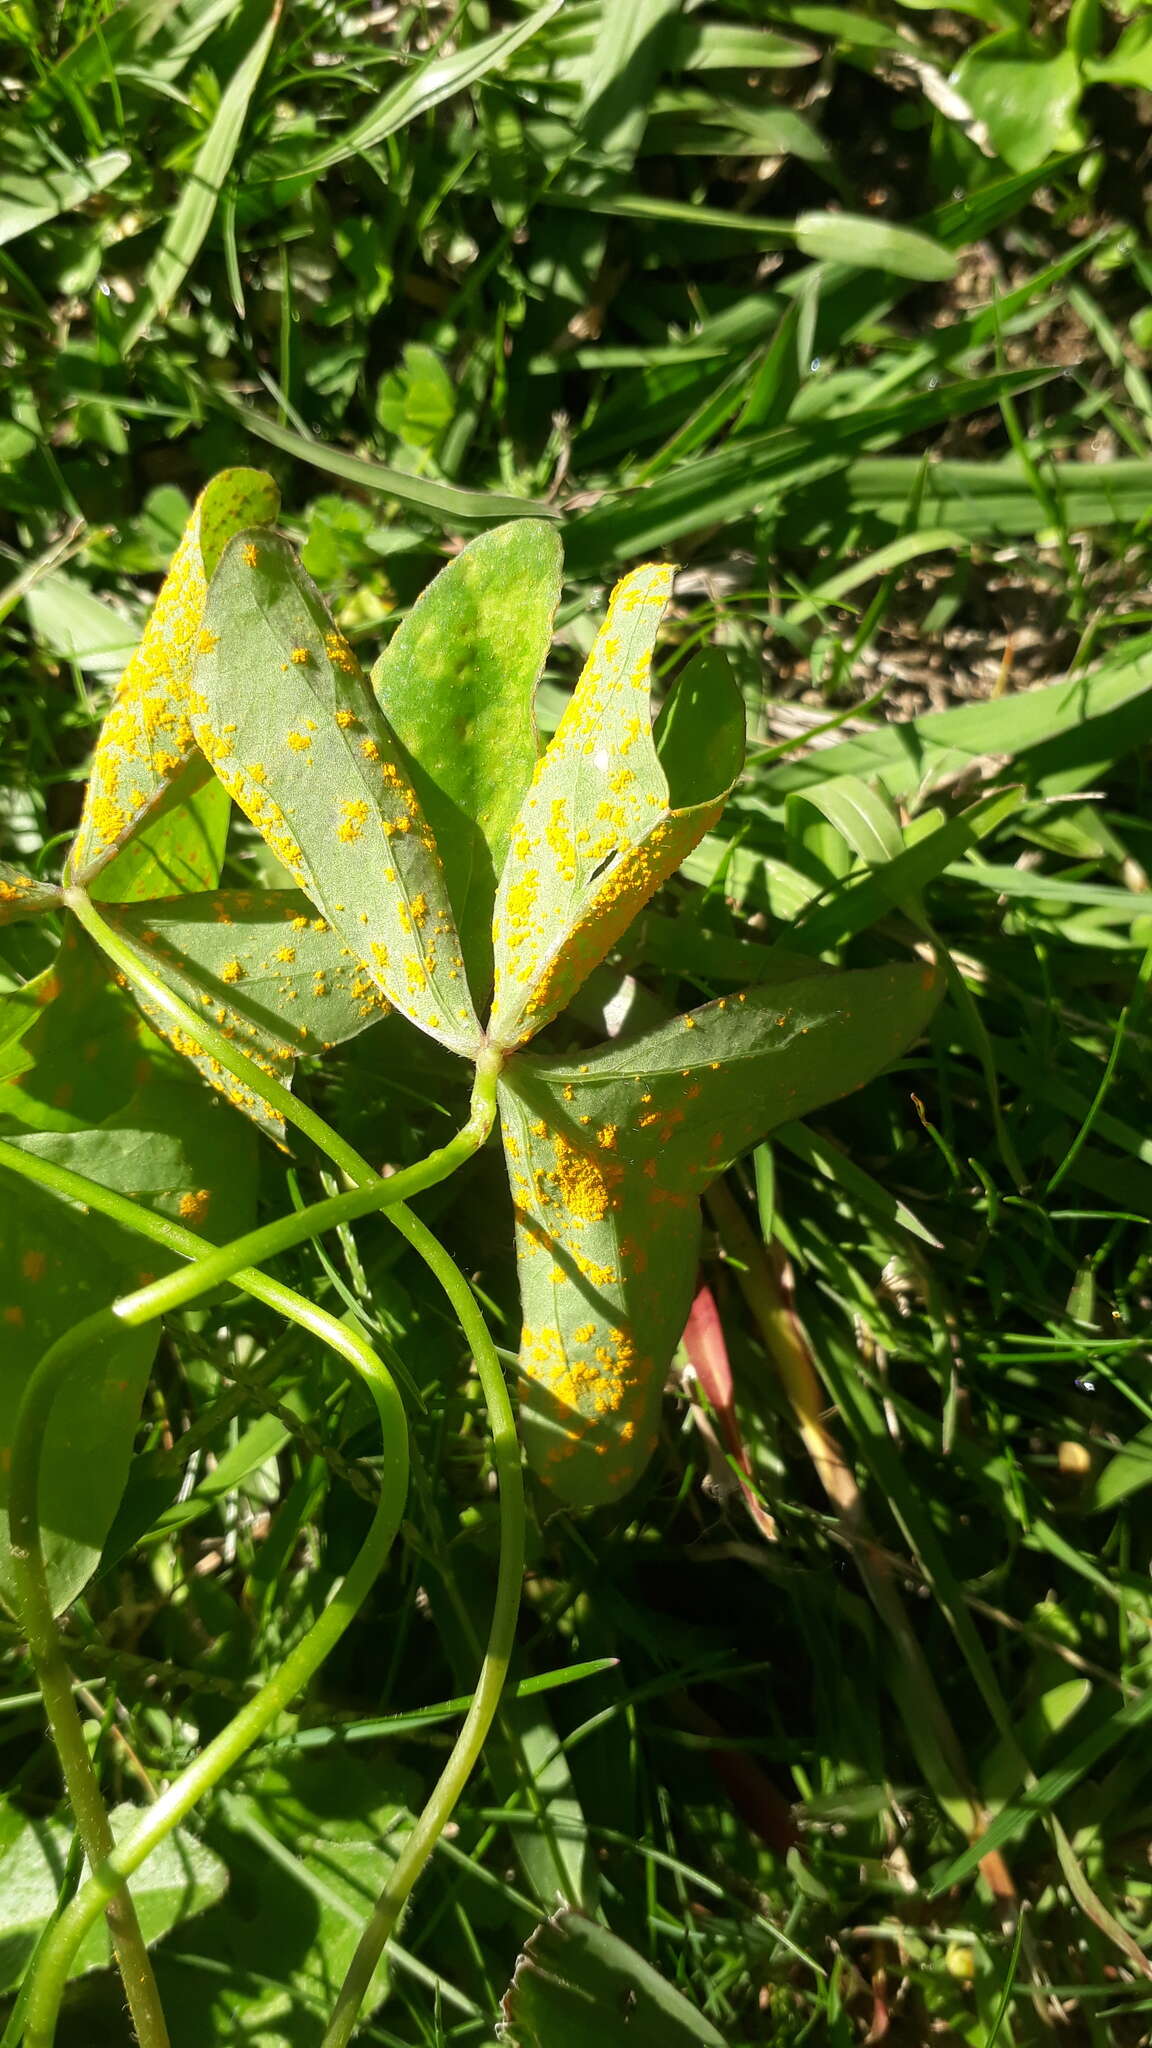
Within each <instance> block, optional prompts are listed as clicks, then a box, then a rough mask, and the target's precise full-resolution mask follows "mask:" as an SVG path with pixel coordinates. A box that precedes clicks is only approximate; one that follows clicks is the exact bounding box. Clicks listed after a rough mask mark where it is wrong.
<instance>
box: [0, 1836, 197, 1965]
mask: <svg viewBox="0 0 1152 2048" xmlns="http://www.w3.org/2000/svg"><path fill="white" fill-rule="evenodd" d="M12 1817H13V1818H15V1817H16V1816H15V1811H14V1809H13V1812H12ZM139 1818H140V1810H139V1808H138V1807H135V1806H115V1807H113V1809H112V1811H111V1813H110V1814H109V1820H110V1822H111V1825H112V1833H113V1835H114V1836H115V1837H116V1838H117V1840H119V1838H120V1837H121V1836H122V1835H126V1834H127V1833H128V1832H129V1830H130V1829H131V1828H132V1827H134V1826H135V1824H136V1822H137V1821H138V1820H139ZM72 1836H73V1829H72V1827H71V1826H70V1825H69V1824H67V1823H66V1822H64V1821H55V1820H25V1821H24V1823H23V1826H22V1827H19V1828H18V1831H17V1832H15V1833H14V1834H12V1835H11V1836H10V1837H9V1838H8V1840H7V1841H6V1842H5V1844H4V1846H3V1847H2V1848H0V1991H14V1990H15V1989H16V1987H17V1985H18V1984H19V1983H20V1981H21V1978H22V1976H23V1973H24V1969H25V1966H26V1964H27V1963H28V1961H29V1958H30V1957H31V1954H32V1951H33V1949H34V1947H35V1945H36V1940H37V1937H38V1936H39V1935H40V1933H41V1932H42V1930H43V1929H44V1928H45V1927H46V1926H47V1924H48V1922H49V1920H51V1919H52V1918H53V1916H54V1914H55V1912H56V1908H57V1903H58V1900H59V1897H60V1877H61V1873H62V1871H63V1870H64V1868H65V1865H66V1863H67V1859H68V1851H69V1847H70V1845H71V1842H72ZM227 1888H228V1872H227V1869H226V1868H225V1866H224V1864H223V1863H222V1862H221V1861H220V1858H219V1857H218V1856H215V1855H213V1853H212V1851H211V1849H207V1848H205V1846H204V1844H203V1842H200V1841H198V1840H197V1838H196V1836H195V1835H193V1834H190V1833H189V1831H188V1830H187V1828H176V1829H174V1830H173V1832H172V1833H171V1834H169V1835H166V1836H165V1837H164V1839H163V1841H162V1842H161V1843H160V1844H159V1846H158V1847H157V1848H156V1849H154V1850H153V1852H152V1854H151V1855H150V1856H149V1858H148V1861H147V1862H146V1863H145V1864H144V1865H143V1867H142V1869H140V1870H138V1871H137V1873H136V1875H135V1877H134V1878H133V1880H132V1900H133V1904H134V1905H135V1907H136V1912H137V1915H138V1917H139V1920H140V1927H141V1931H142V1933H143V1936H144V1939H145V1941H146V1942H147V1943H148V1944H149V1946H151V1944H152V1943H153V1942H157V1941H160V1940H161V1939H162V1938H163V1936H164V1935H166V1934H167V1933H168V1932H169V1931H170V1929H171V1928H173V1927H175V1926H177V1924H178V1923H179V1922H180V1921H182V1920H190V1919H191V1918H192V1917H193V1915H194V1914H196V1913H203V1912H204V1911H205V1909H206V1908H207V1907H208V1906H212V1905H214V1904H215V1902H216V1900H217V1899H219V1898H222V1897H223V1895H224V1893H225V1891H226V1890H227ZM111 1964H112V1940H111V1936H110V1934H109V1931H108V1928H107V1925H106V1923H105V1922H104V1920H103V1919H102V1918H101V1919H99V1920H97V1921H96V1923H95V1925H94V1926H93V1927H92V1928H90V1930H89V1932H88V1933H87V1935H86V1936H85V1937H84V1940H83V1941H82V1942H81V1944H80V1946H79V1948H78V1949H77V1951H76V1954H75V1957H74V1958H73V1962H72V1966H71V1969H70V1971H69V1975H70V1976H71V1977H82V1976H84V1975H85V1974H86V1973H87V1972H88V1971H89V1970H106V1969H109V1968H110V1967H111Z"/></svg>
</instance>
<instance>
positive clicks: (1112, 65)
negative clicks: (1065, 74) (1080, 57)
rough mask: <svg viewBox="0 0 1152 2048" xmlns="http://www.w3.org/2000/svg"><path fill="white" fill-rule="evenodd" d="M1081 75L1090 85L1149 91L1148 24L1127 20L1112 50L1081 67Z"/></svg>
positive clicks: (1151, 39) (1151, 31)
mask: <svg viewBox="0 0 1152 2048" xmlns="http://www.w3.org/2000/svg"><path fill="white" fill-rule="evenodd" d="M1084 76H1085V77H1086V78H1087V79H1088V80H1089V81H1090V82H1091V83H1092V84H1093V85H1134V86H1135V87H1136V89H1137V91H1139V92H1149V91H1152V21H1149V20H1148V19H1147V17H1145V18H1144V19H1143V20H1137V21H1130V22H1129V24H1128V26H1127V28H1126V29H1125V30H1124V33H1123V35H1122V36H1121V37H1120V40H1119V42H1118V43H1117V44H1116V47H1115V49H1113V50H1110V51H1109V52H1108V55H1107V56H1106V57H1094V58H1092V59H1090V60H1089V61H1088V62H1087V63H1086V64H1085V65H1084Z"/></svg>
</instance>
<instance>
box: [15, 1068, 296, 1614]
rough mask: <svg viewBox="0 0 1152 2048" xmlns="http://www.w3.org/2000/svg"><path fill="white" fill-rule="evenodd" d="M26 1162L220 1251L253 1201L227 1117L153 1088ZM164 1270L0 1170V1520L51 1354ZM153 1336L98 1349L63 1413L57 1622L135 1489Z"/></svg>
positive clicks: (152, 1329) (54, 1449)
mask: <svg viewBox="0 0 1152 2048" xmlns="http://www.w3.org/2000/svg"><path fill="white" fill-rule="evenodd" d="M13 1142H14V1143H16V1144H17V1145H18V1146H19V1147H20V1149H21V1150H22V1151H25V1152H28V1153H31V1154H33V1155H35V1156H36V1157H38V1158H41V1159H49V1160H52V1161H53V1162H54V1163H56V1164H57V1165H61V1166H67V1167H70V1168H71V1169H72V1170H73V1171H74V1172H77V1173H83V1174H86V1175H87V1176H88V1177H89V1178H90V1179H93V1180H98V1181H100V1182H101V1183H102V1184H103V1185H104V1186H105V1187H111V1188H115V1189H116V1190H117V1191H118V1192H119V1193H121V1194H125V1195H130V1196H132V1197H133V1198H134V1199H135V1200H138V1201H141V1202H143V1203H144V1204H145V1205H146V1206H147V1207H149V1208H154V1209H159V1210H162V1211H163V1212H165V1213H166V1214H168V1215H171V1216H172V1217H174V1218H178V1219H182V1220H184V1221H186V1222H189V1223H191V1224H192V1226H193V1227H195V1228H196V1229H198V1230H201V1231H203V1232H204V1234H205V1235H206V1236H209V1237H211V1238H214V1239H217V1238H218V1239H221V1240H226V1239H227V1238H228V1237H230V1236H233V1235H236V1234H238V1233H239V1232H240V1231H241V1230H243V1229H244V1228H245V1227H246V1225H247V1224H248V1222H249V1221H250V1218H251V1215H252V1211H253V1208H254V1202H255V1157H254V1150H253V1138H252V1134H251V1133H250V1131H248V1129H247V1128H246V1126H245V1125H244V1124H243V1123H242V1122H240V1120H239V1119H238V1118H236V1117H233V1116H232V1115H231V1113H230V1111H228V1110H227V1109H226V1108H225V1107H224V1105H223V1104H221V1103H216V1102H214V1101H208V1102H205V1100H204V1097H203V1095H202V1093H201V1092H200V1091H199V1090H198V1089H196V1088H193V1087H189V1086H188V1085H187V1084H185V1083H183V1082H180V1081H170V1080H166V1079H159V1080H155V1081H153V1082H152V1083H151V1084H150V1085H149V1086H146V1087H145V1088H144V1089H142V1090H141V1092H140V1093H139V1094H138V1095H137V1096H135V1097H134V1098H133V1099H132V1101H131V1102H129V1103H128V1104H127V1105H126V1107H125V1109H124V1110H122V1111H120V1112H119V1113H118V1114H117V1115H116V1116H114V1117H112V1118H110V1119H108V1120H107V1121H106V1122H105V1123H104V1124H102V1125H101V1126H100V1127H99V1128H98V1129H89V1130H81V1131H74V1132H43V1133H38V1134H36V1135H35V1136H22V1137H20V1138H18V1139H15V1140H13ZM166 1264H167V1261H166V1260H165V1259H164V1256H163V1254H158V1253H157V1250H156V1248H155V1246H152V1245H147V1244H145V1243H144V1242H143V1241H142V1240H141V1239H140V1238H139V1237H137V1236H136V1235H135V1233H134V1232H131V1231H127V1230H124V1229H122V1228H121V1227H120V1226H119V1225H117V1224H115V1223H112V1222H110V1221H109V1220H108V1219H107V1218H105V1217H101V1216H97V1215H95V1214H89V1213H87V1212H84V1211H81V1210H80V1209H78V1208H73V1207H72V1205H71V1204H68V1203H64V1202H61V1201H59V1200H58V1199H57V1198H55V1197H54V1196H52V1195H49V1194H46V1193H44V1192H43V1191H42V1190H40V1189H39V1188H36V1187H33V1186H31V1185H30V1184H29V1183H28V1182H27V1181H25V1180H23V1179H21V1178H20V1177H19V1176H18V1175H17V1174H16V1173H14V1172H12V1171H11V1170H9V1169H6V1168H5V1169H2V1170H0V1325H2V1327H3V1333H4V1344H3V1351H2V1363H0V1508H2V1507H4V1506H5V1504H6V1502H7V1498H8V1469H9V1463H10V1454H11V1447H12V1436H13V1429H14V1425H15V1420H16V1412H17V1409H18V1407H19V1403H20V1398H21V1395H22V1393H23V1390H24V1386H25V1384H26V1382H27V1379H28V1377H29V1375H30V1373H31V1372H32V1371H33V1369H34V1367H35V1366H36V1365H37V1363H38V1362H39V1360H40V1358H41V1357H42V1356H43V1354H44V1352H45V1351H46V1350H47V1348H48V1346H49V1345H50V1344H52V1343H54V1342H55V1341H56V1339H57V1338H58V1337H60V1336H62V1335H63V1334H64V1332H65V1330H68V1329H70V1328H71V1326H72V1325H73V1323H76V1322H79V1321H80V1320H81V1318H82V1317H84V1316H86V1315H89V1314H91V1313H92V1312H93V1311H94V1310H96V1309H99V1308H105V1307H107V1305H108V1303H109V1302H110V1301H111V1300H112V1299H113V1297H114V1296H115V1295H116V1294H117V1293H118V1292H123V1291H125V1290H126V1289H128V1288H130V1287H134V1286H139V1285H141V1284H143V1282H144V1281H145V1280H146V1279H150V1278H152V1277H154V1275H155V1273H156V1272H157V1271H158V1270H162V1269H163V1268H164V1267H165V1266H166ZM157 1335H158V1333H157V1329H156V1326H155V1325H154V1324H150V1325H148V1326H146V1327H145V1328H142V1329H124V1330H122V1331H121V1332H119V1333H118V1334H117V1335H116V1336H115V1337H114V1338H111V1339H109V1340H107V1341H106V1342H105V1343H103V1344H101V1345H100V1346H98V1347H94V1349H93V1352H92V1355H91V1357H90V1358H89V1360H88V1361H87V1362H86V1364H85V1368H84V1371H83V1372H82V1373H78V1374H76V1375H75V1377H74V1378H73V1379H72V1381H71V1382H70V1384H69V1386H68V1389H67V1392H66V1393H65V1394H64V1395H63V1396H62V1397H61V1399H60V1400H59V1401H57V1403H56V1405H55V1408H54V1410H53V1413H52V1418H51V1421H50V1422H49V1425H48V1430H47V1435H46V1439H45V1448H44V1455H43V1461H42V1467H41V1495H40V1498H41V1523H42V1528H43V1532H44V1545H45V1556H46V1561H47V1568H48V1580H49V1585H50V1588H51V1591H52V1600H53V1606H54V1608H55V1611H56V1612H57V1613H61V1612H62V1611H63V1610H64V1608H66V1607H68V1606H70V1605H71V1603H72V1601H73V1600H75V1598H76V1596H77V1594H78V1593H79V1592H80V1591H81V1590H82V1588H83V1587H84V1586H85V1585H86V1584H87V1582H88V1580H89V1578H90V1577H91V1575H92V1573H93V1571H94V1570H95V1568H96V1565H97V1563H98V1561H99V1558H100V1553H101V1550H102V1549H103V1546H104V1539H105V1537H106V1536H107V1533H108V1530H109V1528H110V1527H111V1525H112V1520H113V1517H114V1516H115V1513H116V1510H117V1508H118V1506H119V1504H120V1498H121V1495H122V1493H123V1491H124V1486H125V1483H126V1480H127V1477H128V1468H129V1464H130V1461H131V1455H132V1445H133V1441H134V1439H135V1435H136V1430H137V1428H138V1426H139V1419H140V1403H141V1400H142V1398H143V1393H144V1388H145V1386H146V1384H147V1380H148V1373H149V1369H150V1367H151V1363H152V1358H153V1355H154V1353H155V1350H156V1343H157ZM0 1592H2V1593H3V1595H4V1597H5V1598H6V1599H8V1600H9V1601H12V1600H13V1598H14V1587H13V1585H12V1581H11V1576H10V1565H9V1550H8V1524H7V1514H6V1512H4V1513H0Z"/></svg>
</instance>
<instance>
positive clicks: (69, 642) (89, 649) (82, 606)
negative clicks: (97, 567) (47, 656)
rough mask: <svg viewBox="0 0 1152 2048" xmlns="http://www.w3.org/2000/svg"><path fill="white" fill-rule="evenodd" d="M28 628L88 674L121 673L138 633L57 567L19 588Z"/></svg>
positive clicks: (121, 616) (55, 651) (108, 606)
mask: <svg viewBox="0 0 1152 2048" xmlns="http://www.w3.org/2000/svg"><path fill="white" fill-rule="evenodd" d="M23 598H24V609H25V611H26V612H27V614H28V618H29V622H30V624H31V626H32V630H33V632H34V633H35V635H36V638H37V639H38V640H41V641H43V643H44V645H45V647H47V648H49V649H50V651H51V652H52V653H53V654H55V655H58V656H59V657H60V659H61V660H63V661H73V662H75V664H76V666H77V668H82V669H84V670H85V672H86V673H87V674H89V675H94V676H114V675H119V673H120V671H121V669H122V668H123V666H124V662H125V660H126V658H127V656H128V655H129V654H130V653H131V651H132V649H133V648H134V647H135V645H136V637H137V636H136V633H135V630H134V628H133V626H132V623H131V621H130V620H129V619H126V618H125V617H124V615H123V613H122V612H118V611H113V609H112V607H111V605H107V604H103V603H102V602H101V600H100V599H99V598H98V597H94V596H93V594H92V592H91V591H90V590H89V588H88V585H87V584H86V583H81V582H79V581H78V580H77V578H75V577H73V576H66V575H64V574H63V572H62V571H60V570H51V571H49V573H48V574H47V575H44V576H38V577H37V579H36V581H35V582H34V583H32V584H29V585H28V586H27V587H26V588H25V589H24V591H23Z"/></svg>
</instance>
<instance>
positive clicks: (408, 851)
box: [190, 534, 481, 1055]
mask: <svg viewBox="0 0 1152 2048" xmlns="http://www.w3.org/2000/svg"><path fill="white" fill-rule="evenodd" d="M200 646H201V652H200V653H199V654H198V656H197V658H196V663H195V672H194V677H193V687H192V691H191V696H190V711H191V720H192V727H193V730H194V732H195V735H196V741H197V744H198V745H199V747H200V748H201V751H202V752H203V753H204V754H206V755H207V757H208V759H209V760H210V761H211V763H212V765H213V767H214V768H215V770H216V773H217V775H218V776H219V777H220V780H221V781H222V782H223V784H224V786H225V788H226V789H227V790H228V791H229V792H230V794H231V795H232V796H233V797H234V798H235V799H236V802H237V803H238V804H239V805H240V807H241V809H242V810H243V811H245V812H246V813H247V815H248V817H249V818H251V820H252V823H253V824H254V825H255V827H256V829H257V831H258V832H260V833H261V835H262V836H263V838H264V839H265V840H266V842H267V844H268V845H269V846H270V847H271V848H272V851H273V853H275V854H276V856H277V858H278V859H279V860H281V861H282V862H283V864H284V866H285V867H286V868H287V869H288V870H289V872H290V873H291V874H292V876H293V877H294V879H295V880H296V881H297V882H298V883H299V885H300V887H301V888H302V889H304V890H306V891H307V893H308V895H309V896H310V897H311V899H312V901H313V903H314V904H315V905H316V907H317V909H318V910H319V911H320V912H321V914H322V916H323V917H324V918H325V919H326V920H327V922H328V923H329V924H330V925H331V926H332V928H333V930H334V931H336V932H338V933H339V934H340V937H341V939H342V941H343V942H344V943H345V944H346V945H348V946H350V947H351V949H352V952H353V955H354V956H355V958H357V959H361V958H362V959H363V960H364V961H365V962H366V963H367V967H368V972H369V973H370V975H371V977H372V979H373V981H374V982H375V984H376V986H377V988H379V989H380V990H381V991H382V992H383V994H384V995H386V996H387V998H388V1000H389V1002H391V1003H392V1004H394V1006H395V1007H396V1009H398V1010H400V1011H401V1012H402V1014H403V1015H404V1016H406V1017H408V1018H410V1020H411V1021H412V1023H413V1024H416V1025H418V1026H419V1028H420V1030H422V1031H426V1032H427V1033H428V1034H429V1036H430V1037H432V1038H436V1039H439V1040H440V1042H441V1044H443V1045H447V1046H450V1047H451V1048H452V1050H453V1051H455V1052H460V1053H463V1054H465V1055H467V1054H469V1053H472V1052H474V1051H475V1050H476V1049H477V1047H478V1046H479V1044H480V1042H481V1031H480V1026H479V1023H478V1022H477V1019H476V1013H475V1010H474V1009H473V1007H472V1002H471V998H470V996H469V993H468V982H467V978H466V975H465V971H464V961H463V957H462V955H461V951H460V941H459V939H458V937H457V933H456V926H455V922H454V920H453V917H452V911H451V907H450V904H449V900H448V894H447V890H446V887H445V881H444V869H443V865H442V862H441V860H440V856H439V853H438V852H437V848H436V842H435V840H434V838H433V836H432V833H431V831H430V829H429V826H428V823H427V820H426V819H425V817H424V813H423V811H422V810H421V808H420V805H419V802H418V800H417V797H416V794H415V791H414V790H413V788H412V784H411V782H410V781H409V779H408V775H407V772H406V769H405V768H404V766H403V763H402V761H401V759H400V753H399V749H398V748H397V745H396V742H395V739H394V738H393V735H392V733H391V731H390V729H389V727H388V725H387V723H386V721H385V719H384V717H383V716H382V714H381V712H380V711H379V709H378V707H377V705H376V703H375V700H374V699H373V696H372V693H371V691H370V689H369V687H368V682H367V679H366V677H365V675H364V673H363V671H362V669H361V668H360V665H359V663H358V662H357V660H356V657H355V655H354V654H353V652H352V650H351V648H350V647H349V645H348V643H347V641H346V640H345V639H344V637H343V635H342V634H340V633H338V632H337V631H336V629H335V627H334V626H333V624H332V620H331V617H330V615H329V613H328V611H327V609H326V608H325V605H324V601H323V599H322V597H321V596H320V593H319V591H318V590H317V589H316V586H315V584H314V583H313V582H312V580H311V578H310V577H309V576H307V575H306V574H305V572H304V570H303V569H302V568H301V567H300V566H299V564H298V563H297V562H296V560H295V559H294V557H293V554H292V551H291V549H290V547H289V546H288V543H287V542H286V541H284V540H282V539H281V538H280V537H279V536H278V535H274V534H256V535H250V536H245V537H240V538H237V539H236V540H233V541H232V542H231V543H230V544H229V546H228V547H227V548H226V550H225V552H224V555H223V557H222V559H221V562H220V566H219V568H218V569H217V571H216V574H215V576H214V578H213V581H212V589H211V592H210V594H209V598H208V605H207V609H206V612H205V624H204V630H203V633H202V635H201V641H200ZM273 792H274V793H273Z"/></svg>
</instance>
